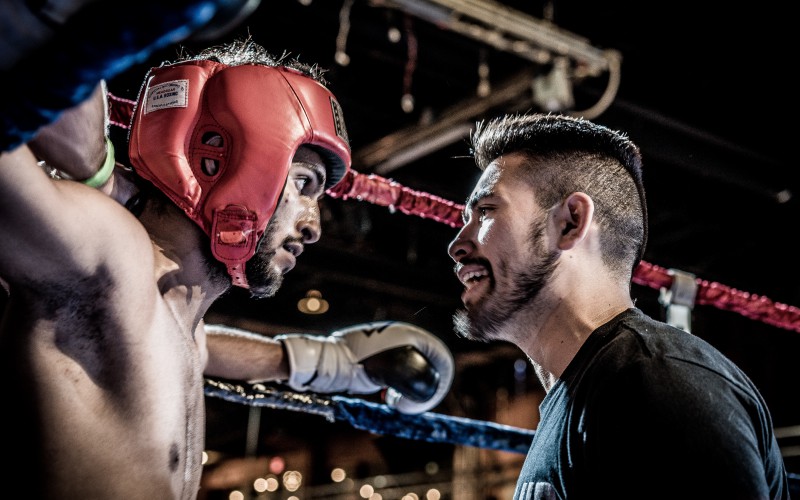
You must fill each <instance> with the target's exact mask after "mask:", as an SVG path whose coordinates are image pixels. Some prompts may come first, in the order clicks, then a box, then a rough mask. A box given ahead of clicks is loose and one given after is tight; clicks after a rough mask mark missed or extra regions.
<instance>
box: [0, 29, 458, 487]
mask: <svg viewBox="0 0 800 500" xmlns="http://www.w3.org/2000/svg"><path fill="white" fill-rule="evenodd" d="M104 103H105V99H104V95H103V93H102V89H101V90H98V91H97V92H95V94H94V96H93V98H92V99H90V100H88V101H85V102H84V103H83V104H81V105H80V106H79V107H77V108H74V109H72V110H70V111H68V112H67V113H65V114H64V115H63V116H62V117H61V118H60V119H59V121H57V122H56V123H54V124H52V125H50V126H48V127H45V128H44V129H42V130H41V131H40V132H39V133H38V134H37V135H36V137H35V138H34V140H33V141H31V142H30V143H29V144H24V145H22V146H19V147H16V148H12V149H10V150H8V151H5V152H3V153H2V155H0V278H2V281H3V282H4V283H5V284H6V286H7V289H8V293H9V296H8V297H9V298H8V304H7V307H6V311H5V316H4V317H3V321H2V324H1V326H0V353H1V354H0V356H2V360H0V366H1V367H2V374H3V375H4V377H3V379H4V380H6V381H8V382H9V386H10V387H9V388H8V390H7V391H6V392H5V394H4V396H5V398H7V402H8V406H7V407H13V411H6V416H5V419H6V420H5V421H6V422H7V429H9V432H6V433H5V434H4V435H5V436H6V437H5V438H4V440H3V444H2V449H3V450H4V452H5V453H6V456H7V460H6V463H7V464H9V462H10V465H7V466H4V467H3V471H4V472H3V474H2V480H3V484H4V485H9V487H10V488H12V489H13V488H14V485H17V487H18V488H19V490H20V491H23V490H24V495H25V498H65V499H81V500H85V499H100V498H102V499H108V498H124V499H138V498H141V499H148V500H152V499H168V498H178V499H192V498H195V497H196V495H197V491H198V488H199V482H200V475H201V471H202V468H201V463H200V459H201V454H202V451H203V445H204V435H205V434H204V433H205V427H204V424H205V418H204V417H205V415H204V401H203V397H204V393H203V385H204V379H203V377H204V374H205V375H209V376H218V377H225V378H231V379H240V380H244V381H248V382H256V381H266V380H280V381H285V382H286V383H287V384H289V385H290V386H291V387H293V388H295V389H297V390H311V391H317V392H345V391H346V392H350V393H356V394H366V393H374V392H377V391H379V390H382V389H384V388H386V387H387V386H389V387H388V394H389V398H388V399H387V402H388V403H390V404H391V405H392V406H394V407H396V408H397V409H398V410H399V411H403V412H407V413H419V412H422V411H427V410H428V409H431V408H433V407H434V406H435V405H436V404H438V403H439V402H440V401H441V399H442V398H443V397H444V395H445V394H446V392H447V391H448V389H449V386H450V382H451V379H452V374H453V360H452V356H451V354H450V352H449V351H448V350H447V348H446V347H445V346H444V344H443V343H442V342H441V341H440V340H439V339H438V338H436V337H435V336H434V335H432V334H430V333H429V332H426V331H424V330H421V329H419V328H416V327H414V326H413V325H408V324H402V323H384V324H369V325H357V326H355V327H353V328H349V329H346V330H342V331H340V332H336V333H334V334H333V335H332V336H329V337H316V336H311V335H300V334H298V335H283V336H279V337H276V338H275V339H270V338H266V337H261V336H256V335H251V334H247V333H246V332H240V331H237V330H232V329H229V330H222V331H215V333H214V334H213V335H212V334H209V333H208V332H207V331H206V329H205V325H204V323H203V316H204V314H205V313H206V311H207V310H208V308H209V307H210V306H211V304H213V303H214V301H215V300H216V299H217V298H219V297H220V296H221V295H222V294H224V293H225V292H226V291H228V290H229V289H230V288H231V287H232V286H239V287H244V288H248V289H249V290H250V293H251V294H252V296H253V297H268V296H271V295H272V294H274V293H275V291H276V290H277V289H278V287H279V286H280V283H281V280H282V277H283V275H284V274H285V273H287V272H288V271H289V270H291V269H292V268H293V267H294V265H295V262H296V259H297V257H298V256H299V255H300V254H301V253H302V252H303V249H304V247H305V245H308V244H312V243H314V242H315V241H317V240H318V239H319V237H320V233H321V228H320V217H319V206H318V200H319V198H320V197H321V196H322V194H323V193H324V191H325V189H326V188H327V187H330V186H332V185H333V184H335V183H336V182H338V181H339V179H341V177H342V176H343V175H344V173H345V172H346V170H347V169H348V168H349V165H350V150H349V145H348V142H347V136H346V132H345V129H344V123H343V122H342V118H341V110H340V109H339V106H338V103H337V102H336V99H335V97H334V96H333V95H332V94H331V93H330V92H329V91H328V90H327V89H326V88H325V87H324V85H323V84H322V83H321V77H320V76H319V74H318V73H316V72H315V70H314V69H313V68H311V67H308V66H305V65H301V64H299V63H297V62H296V61H276V60H275V58H273V57H272V56H270V55H269V54H267V53H265V52H264V51H263V49H262V48H261V47H259V46H258V45H256V44H255V43H252V42H249V41H248V42H235V43H233V44H231V45H230V46H226V47H216V48H214V49H213V50H209V51H207V52H203V53H201V54H199V55H198V56H197V58H193V59H188V60H184V61H180V62H177V63H174V64H168V65H162V66H161V67H159V68H153V69H152V70H151V71H150V73H149V74H148V76H147V78H146V80H145V84H144V85H143V86H142V90H141V93H140V96H139V100H138V105H137V109H136V112H135V117H134V119H133V122H132V127H131V135H130V144H129V157H130V160H131V162H132V166H133V171H132V172H131V173H130V174H129V175H128V176H127V177H125V176H121V175H117V174H115V175H114V176H112V177H111V178H108V176H107V175H105V173H106V172H112V171H113V170H114V168H113V166H114V165H113V163H114V155H113V146H112V145H111V143H110V142H108V141H107V140H105V139H104V136H103V134H102V133H101V132H102V131H103V119H104V114H103V111H102V110H103V107H104V106H103V104H104ZM98 116H99V118H98ZM40 161H46V163H47V165H48V166H49V167H52V168H53V169H56V170H58V171H61V172H64V173H66V174H69V175H70V176H72V177H73V178H74V179H78V180H64V179H58V178H56V179H54V178H51V177H50V176H48V175H46V173H45V170H44V169H43V168H41V165H40V164H39V162H40ZM97 165H103V166H104V167H107V168H101V169H100V170H99V171H98V169H97ZM88 166H91V168H88ZM109 167H110V168H109ZM87 176H89V179H88V181H89V182H88V183H89V184H91V185H92V186H100V187H101V189H96V188H95V187H90V186H87V185H86V183H85V182H81V181H85V180H87V179H86V177H87ZM103 191H105V192H103ZM106 193H111V194H112V195H113V197H110V196H108V195H107V194H106ZM409 348H410V349H411V351H408V352H411V354H409V356H410V357H409V358H408V359H409V363H408V365H409V366H413V367H416V368H415V370H416V371H414V370H412V371H411V372H409V371H408V370H409V369H410V368H409V366H397V364H394V365H393V364H391V363H385V362H383V363H382V362H381V354H382V353H384V352H386V351H391V350H394V349H400V350H403V351H404V352H406V351H407V350H408V349H409ZM417 358H419V359H422V360H423V363H422V364H420V363H418V362H416V361H418V360H417ZM367 361H369V363H367ZM372 361H375V362H374V363H373V362H372ZM365 365H369V366H368V367H365ZM398 372H400V373H403V374H407V373H411V376H412V377H420V379H419V380H418V381H417V382H419V383H418V384H416V385H415V387H416V390H411V391H410V390H407V389H408V387H406V386H403V387H400V386H398V387H391V386H390V384H389V383H387V382H384V380H395V379H396V378H397V377H396V375H397V373H398ZM420 387H422V389H420Z"/></svg>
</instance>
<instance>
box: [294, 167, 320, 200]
mask: <svg viewBox="0 0 800 500" xmlns="http://www.w3.org/2000/svg"><path fill="white" fill-rule="evenodd" d="M292 182H293V183H294V186H295V188H296V189H297V192H298V193H299V194H300V195H301V196H310V197H316V196H319V195H321V194H322V191H323V188H322V182H323V181H322V180H321V179H320V177H319V175H318V174H317V173H316V172H315V171H314V170H311V169H308V168H297V169H295V172H294V173H293V174H292Z"/></svg>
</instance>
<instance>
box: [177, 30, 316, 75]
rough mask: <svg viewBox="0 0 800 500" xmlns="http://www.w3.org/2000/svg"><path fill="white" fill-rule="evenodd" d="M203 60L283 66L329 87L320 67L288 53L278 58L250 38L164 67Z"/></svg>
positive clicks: (216, 46)
mask: <svg viewBox="0 0 800 500" xmlns="http://www.w3.org/2000/svg"><path fill="white" fill-rule="evenodd" d="M203 60H210V61H216V62H219V63H222V64H226V65H228V66H239V65H242V64H261V65H263V66H271V67H276V66H283V67H286V68H291V69H293V70H295V71H298V72H300V73H302V74H303V75H305V76H307V77H309V78H312V79H314V80H316V81H317V82H319V83H321V84H322V85H325V86H327V84H328V82H327V81H326V80H325V77H324V74H325V70H323V69H322V68H321V67H320V66H318V65H316V64H313V65H312V64H306V63H303V62H300V60H299V59H298V58H296V57H291V56H290V55H289V54H288V53H287V52H284V53H283V54H281V55H280V56H276V55H274V54H272V53H271V52H269V51H268V50H267V49H265V48H264V47H262V46H261V45H259V44H258V43H256V42H254V41H253V40H252V39H251V38H249V37H248V38H243V39H238V40H234V41H232V42H229V43H225V44H219V45H214V46H212V47H208V48H205V49H203V50H202V51H200V52H199V53H197V54H196V55H188V54H184V55H182V56H181V57H180V58H179V59H178V60H177V61H164V62H163V63H162V66H164V65H170V64H175V63H179V62H184V61H203Z"/></svg>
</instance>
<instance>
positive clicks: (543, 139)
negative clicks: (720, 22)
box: [471, 113, 647, 276]
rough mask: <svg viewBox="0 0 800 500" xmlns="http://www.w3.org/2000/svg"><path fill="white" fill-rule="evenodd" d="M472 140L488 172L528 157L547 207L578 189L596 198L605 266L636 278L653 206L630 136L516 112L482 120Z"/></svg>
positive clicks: (559, 118) (560, 117) (563, 118)
mask: <svg viewBox="0 0 800 500" xmlns="http://www.w3.org/2000/svg"><path fill="white" fill-rule="evenodd" d="M471 143H472V144H471V145H472V155H473V156H474V158H475V163H476V164H477V166H478V167H479V168H480V169H481V170H484V169H486V167H487V165H489V163H491V162H492V161H494V160H495V159H497V158H499V157H500V156H503V155H508V154H510V153H522V154H524V155H525V156H526V157H527V158H528V159H529V161H527V162H526V163H525V165H526V167H527V174H528V176H527V178H528V180H529V182H530V185H531V187H532V189H533V190H534V192H535V193H536V196H537V199H538V200H539V203H540V204H541V205H542V208H549V207H550V206H552V205H554V204H556V203H558V202H559V201H561V200H563V199H564V198H565V197H566V196H568V195H569V194H571V193H574V192H577V191H581V192H584V193H586V194H588V195H589V196H591V197H592V199H593V200H594V203H595V221H596V222H597V223H598V224H599V225H600V227H601V228H602V229H603V231H602V234H601V248H602V251H603V259H604V262H606V264H607V265H608V266H609V268H611V269H612V270H614V271H615V272H619V273H625V272H628V273H633V270H634V269H635V266H636V265H638V263H639V261H640V260H641V259H642V255H643V254H644V248H645V245H646V243H647V202H646V199H645V193H644V185H643V183H642V156H641V152H640V150H639V147H638V146H636V144H634V143H633V142H632V141H631V140H630V139H628V137H627V135H626V134H624V133H622V132H618V131H614V130H611V129H609V128H607V127H604V126H602V125H599V124H597V123H594V122H591V121H589V120H586V119H583V118H576V117H573V116H568V115H560V114H552V113H549V114H544V113H531V114H509V115H504V116H500V117H497V118H493V119H491V120H488V121H482V122H479V123H478V124H477V126H476V128H475V130H474V131H473V133H472V135H471ZM620 275H621V276H622V275H623V274H620ZM628 276H630V274H629V275H628Z"/></svg>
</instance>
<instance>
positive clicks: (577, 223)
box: [555, 192, 594, 250]
mask: <svg viewBox="0 0 800 500" xmlns="http://www.w3.org/2000/svg"><path fill="white" fill-rule="evenodd" d="M555 217H556V221H555V222H556V225H557V227H558V228H559V229H560V230H561V233H560V234H559V237H558V248H559V250H569V249H572V248H574V247H575V245H577V244H578V243H579V242H580V241H581V240H583V238H585V237H586V233H588V232H589V227H590V226H591V223H592V218H593V217H594V201H592V198H591V197H590V196H589V195H588V194H586V193H581V192H575V193H572V194H570V195H569V196H567V198H566V199H565V200H564V201H563V202H561V204H560V205H559V206H558V210H557V212H556V214H555Z"/></svg>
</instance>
